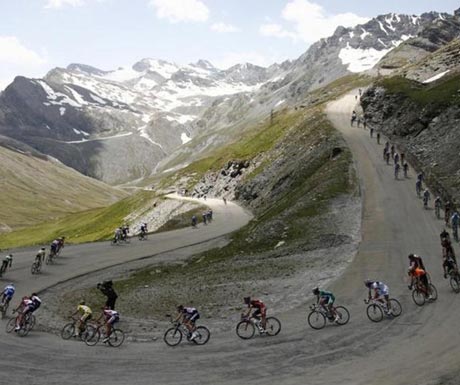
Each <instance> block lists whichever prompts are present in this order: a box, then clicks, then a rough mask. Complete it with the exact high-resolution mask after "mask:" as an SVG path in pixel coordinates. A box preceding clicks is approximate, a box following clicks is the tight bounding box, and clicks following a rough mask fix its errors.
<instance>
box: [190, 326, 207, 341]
mask: <svg viewBox="0 0 460 385" xmlns="http://www.w3.org/2000/svg"><path fill="white" fill-rule="evenodd" d="M195 333H197V334H198V336H197V337H196V338H194V339H193V342H194V343H196V344H197V345H204V344H205V343H206V342H208V341H209V338H210V337H211V332H210V331H209V329H208V328H207V327H206V326H197V328H196V330H195Z"/></svg>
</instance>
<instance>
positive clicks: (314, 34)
mask: <svg viewBox="0 0 460 385" xmlns="http://www.w3.org/2000/svg"><path fill="white" fill-rule="evenodd" d="M281 17H282V19H284V20H285V21H286V22H287V23H288V24H289V25H292V26H293V29H292V30H288V29H286V28H283V27H282V26H281V25H280V24H273V23H272V24H263V25H261V26H260V28H259V33H260V34H261V35H264V36H275V37H279V38H291V39H293V40H302V41H305V42H307V43H313V42H315V41H317V40H319V39H321V38H323V37H328V36H330V35H332V34H333V33H334V31H335V29H336V28H337V27H338V26H339V25H342V26H344V27H352V26H355V25H357V24H362V23H365V22H366V21H368V20H369V18H366V17H361V16H358V15H356V14H354V13H351V12H347V13H339V14H335V15H333V14H329V13H327V12H326V10H325V9H324V8H323V7H322V6H321V5H319V4H316V3H313V2H311V1H309V0H291V1H290V2H289V3H287V4H286V6H285V7H284V9H283V10H282V13H281Z"/></svg>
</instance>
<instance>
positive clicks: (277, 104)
mask: <svg viewBox="0 0 460 385" xmlns="http://www.w3.org/2000/svg"><path fill="white" fill-rule="evenodd" d="M284 102H285V100H284V99H283V100H280V101H279V102H278V103H276V104H275V107H278V106H280V105H281V104H283V103H284Z"/></svg>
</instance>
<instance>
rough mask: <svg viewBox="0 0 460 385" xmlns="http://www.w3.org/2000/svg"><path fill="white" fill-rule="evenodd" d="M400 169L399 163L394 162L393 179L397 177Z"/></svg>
mask: <svg viewBox="0 0 460 385" xmlns="http://www.w3.org/2000/svg"><path fill="white" fill-rule="evenodd" d="M400 169H401V166H400V165H399V163H397V162H395V179H398V175H399V170H400Z"/></svg>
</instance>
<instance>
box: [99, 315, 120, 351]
mask: <svg viewBox="0 0 460 385" xmlns="http://www.w3.org/2000/svg"><path fill="white" fill-rule="evenodd" d="M102 318H104V319H105V338H104V339H103V340H102V342H104V343H106V342H108V340H109V337H110V335H111V334H112V326H113V325H114V324H115V322H118V321H120V314H119V313H118V312H117V311H115V310H112V309H110V308H109V307H107V306H104V307H103V308H102V314H101V316H100V317H99V318H98V319H97V322H99V321H100V320H101V319H102Z"/></svg>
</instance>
